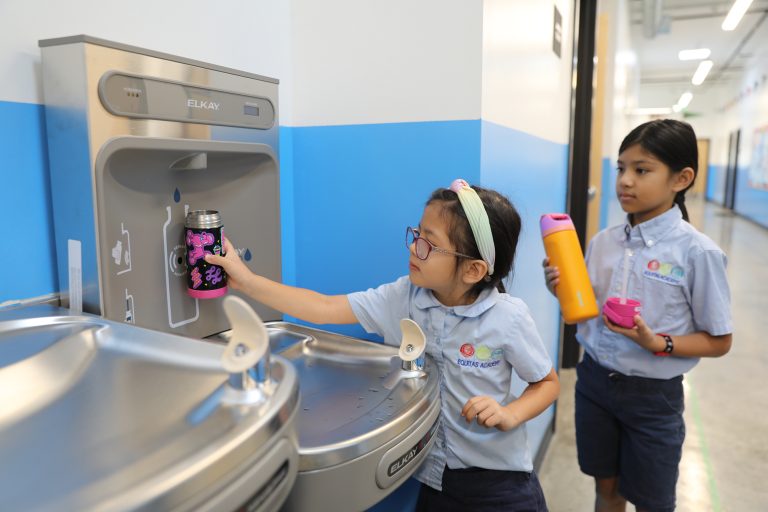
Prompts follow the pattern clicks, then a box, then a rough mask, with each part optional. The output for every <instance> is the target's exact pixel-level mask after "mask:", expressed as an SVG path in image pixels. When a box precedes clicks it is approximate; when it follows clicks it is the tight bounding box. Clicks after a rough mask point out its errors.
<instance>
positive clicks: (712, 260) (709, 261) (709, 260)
mask: <svg viewBox="0 0 768 512" xmlns="http://www.w3.org/2000/svg"><path fill="white" fill-rule="evenodd" d="M726 265H727V259H726V256H725V254H724V253H723V252H722V251H720V250H711V249H710V250H704V251H701V252H700V253H698V254H696V255H695V256H694V257H693V260H692V262H691V266H692V270H693V272H692V278H691V282H690V283H689V286H690V291H691V309H692V311H693V323H694V326H695V328H696V329H697V330H702V331H706V332H708V333H709V334H711V335H712V336H722V335H724V334H730V333H731V332H732V331H733V325H732V320H731V291H730V287H729V286H728V280H727V277H726V273H725V267H726Z"/></svg>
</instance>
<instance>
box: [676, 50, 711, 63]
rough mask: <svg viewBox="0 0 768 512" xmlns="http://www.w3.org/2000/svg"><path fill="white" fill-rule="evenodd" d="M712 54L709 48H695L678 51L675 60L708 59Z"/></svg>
mask: <svg viewBox="0 0 768 512" xmlns="http://www.w3.org/2000/svg"><path fill="white" fill-rule="evenodd" d="M710 53H712V52H711V51H710V50H709V48H696V49H695V50H680V52H678V54H677V58H678V59H680V60H701V59H706V58H707V57H709V54H710Z"/></svg>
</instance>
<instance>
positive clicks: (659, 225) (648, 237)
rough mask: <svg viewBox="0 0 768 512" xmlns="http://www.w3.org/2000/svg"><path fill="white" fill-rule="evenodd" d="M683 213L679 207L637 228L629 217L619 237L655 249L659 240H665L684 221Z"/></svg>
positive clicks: (673, 207) (675, 206) (674, 207)
mask: <svg viewBox="0 0 768 512" xmlns="http://www.w3.org/2000/svg"><path fill="white" fill-rule="evenodd" d="M682 218H683V213H682V212H681V211H680V208H679V207H678V206H677V205H673V206H672V208H670V209H669V210H667V211H666V212H664V213H662V214H661V215H659V216H657V217H654V218H652V219H651V220H647V221H645V222H643V223H641V224H638V225H636V226H634V227H633V226H632V224H630V222H629V215H627V218H626V221H625V223H624V229H623V230H620V231H619V236H620V238H621V240H622V241H624V240H627V239H629V240H639V241H641V242H642V244H643V245H645V246H646V247H653V246H654V245H655V244H656V243H658V241H659V240H661V239H662V238H664V237H665V236H666V235H667V233H669V232H670V231H672V229H674V228H675V227H676V226H677V225H678V224H679V223H680V221H681V220H682Z"/></svg>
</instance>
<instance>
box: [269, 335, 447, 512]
mask: <svg viewBox="0 0 768 512" xmlns="http://www.w3.org/2000/svg"><path fill="white" fill-rule="evenodd" d="M267 328H268V331H269V333H270V345H271V350H272V353H273V354H280V355H281V356H282V357H284V358H285V359H287V360H288V361H290V362H291V363H293V365H294V367H295V368H296V371H297V373H298V376H299V381H300V393H301V407H300V410H299V415H298V418H297V429H298V433H299V458H300V460H299V474H298V477H297V479H296V483H295V485H294V487H293V490H292V491H291V494H290V496H289V497H288V501H287V502H286V504H285V509H286V510H292V511H308V510H333V511H335V512H339V511H353V510H354V511H359V510H364V509H366V508H368V507H370V506H372V505H373V504H375V503H377V502H378V501H380V500H381V499H383V498H384V497H386V496H387V495H388V494H390V493H391V492H392V491H393V490H395V489H396V488H397V487H398V486H399V485H400V484H402V483H403V482H404V481H405V480H406V477H408V476H410V475H411V474H413V472H414V470H415V469H416V468H417V467H418V466H419V465H420V464H421V463H422V462H423V458H424V456H425V455H426V453H427V451H428V450H429V448H431V446H432V443H433V433H434V430H435V428H436V426H437V421H438V418H439V411H440V404H439V385H438V379H439V374H438V371H437V366H436V365H435V364H434V362H433V361H432V360H431V359H430V358H429V357H428V358H427V363H426V368H425V370H426V371H425V373H424V375H423V376H422V377H421V378H404V379H399V380H396V381H395V383H394V385H392V381H391V380H390V379H387V377H388V376H389V375H390V373H391V372H393V371H396V370H398V369H399V367H400V361H399V359H397V358H395V360H394V361H393V357H395V356H397V348H395V347H390V346H386V345H381V344H377V343H371V342H367V341H362V340H359V339H355V338H350V337H347V336H341V335H338V334H334V333H330V332H326V331H321V330H318V329H314V328H310V327H305V326H300V325H295V324H291V323H285V322H273V323H268V324H267Z"/></svg>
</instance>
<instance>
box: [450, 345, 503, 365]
mask: <svg viewBox="0 0 768 512" xmlns="http://www.w3.org/2000/svg"><path fill="white" fill-rule="evenodd" d="M503 355H504V351H503V350H501V349H500V348H497V349H495V350H491V349H490V348H488V347H487V346H485V345H478V346H475V345H473V344H472V343H464V344H463V345H462V346H461V347H460V348H459V357H458V358H457V359H456V364H458V365H459V366H466V367H472V368H493V367H494V366H498V365H499V364H500V363H501V358H502V356H503Z"/></svg>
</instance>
